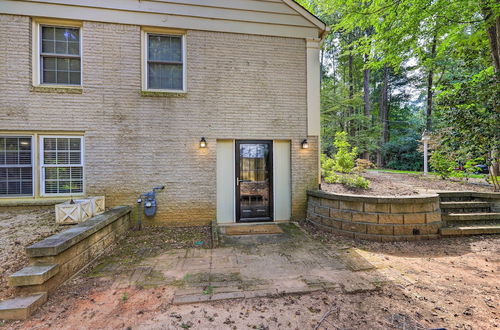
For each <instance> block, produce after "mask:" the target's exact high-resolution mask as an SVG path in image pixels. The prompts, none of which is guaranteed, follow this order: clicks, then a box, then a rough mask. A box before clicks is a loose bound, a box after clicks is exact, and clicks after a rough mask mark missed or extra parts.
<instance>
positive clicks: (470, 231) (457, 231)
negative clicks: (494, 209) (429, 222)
mask: <svg viewBox="0 0 500 330" xmlns="http://www.w3.org/2000/svg"><path fill="white" fill-rule="evenodd" d="M440 233H441V235H442V236H461V235H485V234H500V226H469V227H466V226H463V227H443V228H441V229H440Z"/></svg>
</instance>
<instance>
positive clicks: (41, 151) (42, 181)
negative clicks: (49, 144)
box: [38, 135, 85, 197]
mask: <svg viewBox="0 0 500 330" xmlns="http://www.w3.org/2000/svg"><path fill="white" fill-rule="evenodd" d="M45 138H65V139H68V138H78V139H80V141H81V142H80V146H81V148H80V149H81V157H80V164H71V165H59V164H50V165H45V164H44V154H45V149H44V147H43V140H44V139H45ZM38 143H39V147H38V150H39V154H40V163H39V164H40V165H39V171H40V172H39V173H40V196H42V197H47V196H84V195H85V139H84V137H83V136H75V135H40V136H39V138H38ZM45 167H81V168H82V175H83V179H82V192H81V193H66V194H61V193H55V194H47V193H45V171H44V168H45Z"/></svg>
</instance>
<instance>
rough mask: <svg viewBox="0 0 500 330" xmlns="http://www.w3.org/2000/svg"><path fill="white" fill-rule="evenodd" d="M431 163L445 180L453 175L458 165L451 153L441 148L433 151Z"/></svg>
mask: <svg viewBox="0 0 500 330" xmlns="http://www.w3.org/2000/svg"><path fill="white" fill-rule="evenodd" d="M429 163H430V164H431V166H432V168H433V169H434V170H435V171H436V172H437V173H438V174H439V175H440V176H441V179H443V180H444V179H447V178H449V177H450V176H451V174H452V173H453V170H454V168H455V165H456V163H455V162H454V161H453V160H451V159H450V157H449V155H448V154H445V152H443V151H441V150H436V151H434V152H433V153H432V155H431V157H430V159H429Z"/></svg>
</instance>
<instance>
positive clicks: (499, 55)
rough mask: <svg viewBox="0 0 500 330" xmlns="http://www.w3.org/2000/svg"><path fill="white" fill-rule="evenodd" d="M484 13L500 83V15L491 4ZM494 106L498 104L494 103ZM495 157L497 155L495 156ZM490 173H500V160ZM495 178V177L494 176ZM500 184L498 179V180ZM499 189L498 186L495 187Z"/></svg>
mask: <svg viewBox="0 0 500 330" xmlns="http://www.w3.org/2000/svg"><path fill="white" fill-rule="evenodd" d="M483 15H484V19H485V20H486V33H487V34H488V41H489V44H490V51H491V60H492V62H493V68H494V70H495V74H496V79H497V83H500V81H499V78H500V16H496V17H494V16H493V15H494V13H493V10H492V9H491V7H489V6H484V7H483ZM494 106H497V105H496V104H494ZM498 152H499V151H498V150H492V151H491V153H492V154H494V155H496V154H497V153H498ZM493 158H494V159H495V157H493ZM490 174H491V175H492V176H499V175H500V165H499V164H498V162H496V161H493V163H492V164H491V166H490ZM492 179H493V178H492ZM497 184H498V181H497ZM495 189H496V190H498V187H497V186H496V187H495Z"/></svg>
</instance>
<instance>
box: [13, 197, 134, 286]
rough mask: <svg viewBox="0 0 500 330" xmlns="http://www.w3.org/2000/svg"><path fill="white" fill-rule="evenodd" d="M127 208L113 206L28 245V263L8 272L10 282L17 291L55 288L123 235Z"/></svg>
mask: <svg viewBox="0 0 500 330" xmlns="http://www.w3.org/2000/svg"><path fill="white" fill-rule="evenodd" d="M130 211H131V208H130V207H128V206H119V207H116V208H113V209H111V210H108V211H106V212H104V213H102V214H100V215H97V216H95V217H93V218H91V219H89V220H87V221H85V222H82V223H80V224H78V225H76V226H74V227H72V228H70V229H67V230H65V231H63V232H60V233H58V234H56V235H53V236H50V237H48V238H46V239H44V240H42V241H40V242H38V243H35V244H33V245H31V246H29V247H27V248H26V253H27V255H28V257H29V261H30V266H28V267H26V268H24V269H22V270H20V271H19V272H18V273H16V274H13V275H11V277H10V278H9V282H10V284H11V285H12V286H14V287H15V288H16V292H17V293H18V294H20V295H25V294H31V293H36V292H48V293H50V292H52V291H54V290H55V289H56V288H57V287H58V286H59V285H61V284H62V283H63V282H64V281H66V280H67V279H69V278H70V277H72V276H73V275H74V274H76V273H78V272H79V271H80V270H82V269H83V268H84V267H85V266H86V265H88V264H89V263H90V262H92V261H93V260H94V259H96V258H97V257H98V256H99V255H100V254H101V253H103V252H104V250H105V249H106V248H107V247H108V246H110V245H111V244H112V243H114V242H116V241H117V240H118V239H119V238H120V237H122V236H123V235H125V233H126V232H127V231H128V230H129V228H130V226H131V216H130ZM44 267H48V268H47V270H45V268H44ZM49 269H50V271H49ZM40 271H42V273H36V272H40ZM41 278H42V280H40V279H41Z"/></svg>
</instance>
